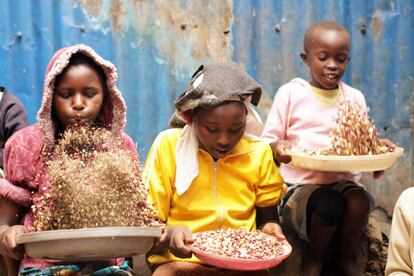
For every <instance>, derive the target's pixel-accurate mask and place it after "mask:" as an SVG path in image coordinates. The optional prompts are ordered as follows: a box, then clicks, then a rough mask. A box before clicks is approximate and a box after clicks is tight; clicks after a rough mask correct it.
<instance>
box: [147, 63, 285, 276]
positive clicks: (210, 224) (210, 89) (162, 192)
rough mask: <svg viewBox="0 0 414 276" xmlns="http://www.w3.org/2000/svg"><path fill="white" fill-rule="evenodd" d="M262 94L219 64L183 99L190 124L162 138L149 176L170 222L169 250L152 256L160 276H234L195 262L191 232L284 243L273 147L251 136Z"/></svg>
mask: <svg viewBox="0 0 414 276" xmlns="http://www.w3.org/2000/svg"><path fill="white" fill-rule="evenodd" d="M260 95H261V88H260V86H259V84H258V83H257V82H255V81H254V80H253V79H251V78H250V77H249V76H248V75H247V74H246V73H245V72H244V71H242V70H241V69H240V68H238V67H237V66H235V65H230V64H213V65H207V66H201V67H200V68H199V69H198V70H197V71H196V73H195V74H194V75H193V78H192V80H191V82H190V85H189V86H188V88H187V89H186V91H185V92H184V94H183V95H181V96H180V97H179V98H178V99H177V100H176V102H175V106H176V108H177V112H178V114H179V115H181V116H182V117H183V118H184V119H185V121H186V122H187V125H186V126H185V127H184V128H183V129H169V130H166V131H164V132H162V133H160V134H159V135H158V137H157V138H156V140H155V142H154V144H153V146H152V147H151V150H150V152H149V155H148V157H147V160H146V164H145V167H144V173H143V180H144V182H146V183H147V184H148V185H149V198H150V200H151V201H152V203H153V204H154V207H155V209H156V211H157V213H158V216H159V218H160V220H162V221H163V222H165V223H166V227H165V229H164V233H163V236H162V238H161V240H160V244H164V245H168V244H169V245H170V249H166V248H165V247H164V249H162V246H160V248H161V249H160V248H159V249H158V251H157V252H156V253H153V254H152V255H150V256H149V262H150V263H151V264H153V265H154V268H155V271H154V274H153V275H187V274H191V273H197V275H214V274H220V273H223V272H224V273H228V272H230V271H226V270H223V269H218V268H211V267H208V266H204V265H203V264H201V263H200V261H199V260H198V259H197V258H196V257H194V256H192V252H191V248H190V246H189V245H190V244H191V242H192V234H191V233H192V232H200V231H207V230H216V229H220V228H244V229H246V230H248V231H254V230H256V228H260V229H261V230H262V231H263V232H265V233H267V234H270V235H274V236H276V237H277V238H279V239H284V238H285V237H284V236H283V233H282V230H281V228H280V226H279V224H278V221H277V212H276V204H277V203H278V201H279V199H280V198H281V197H282V196H283V195H284V193H285V190H286V188H285V186H284V184H283V179H282V177H281V176H280V174H279V172H278V169H277V167H276V165H275V163H274V160H273V155H272V151H271V149H270V146H269V145H268V144H266V143H265V142H262V141H258V140H257V139H255V138H254V137H249V136H248V135H246V133H245V129H246V115H247V112H248V109H247V105H248V104H249V102H253V103H255V102H256V103H257V102H258V101H259V99H260ZM183 258H187V259H183ZM231 273H236V274H232V275H237V273H238V272H234V271H233V272H231ZM192 275H193V274H192ZM243 275H249V274H245V273H244V274H243ZM252 275H269V274H268V272H266V271H260V272H258V271H255V272H253V274H252Z"/></svg>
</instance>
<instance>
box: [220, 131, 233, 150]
mask: <svg viewBox="0 0 414 276" xmlns="http://www.w3.org/2000/svg"><path fill="white" fill-rule="evenodd" d="M229 143H230V135H229V134H228V133H227V132H225V131H223V132H221V133H220V134H219V136H218V137H217V144H218V145H219V146H221V147H227V146H228V144H229Z"/></svg>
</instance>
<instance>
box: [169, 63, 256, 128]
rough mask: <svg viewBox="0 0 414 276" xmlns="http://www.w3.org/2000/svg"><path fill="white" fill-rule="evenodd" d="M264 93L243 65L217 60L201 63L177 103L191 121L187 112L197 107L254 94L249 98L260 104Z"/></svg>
mask: <svg viewBox="0 0 414 276" xmlns="http://www.w3.org/2000/svg"><path fill="white" fill-rule="evenodd" d="M261 95H262V88H261V86H260V85H259V84H258V83H257V82H256V81H255V80H253V79H252V78H251V77H250V76H249V75H248V74H247V73H246V72H245V71H244V70H243V69H242V68H241V67H240V66H238V65H236V64H229V63H217V64H209V65H201V66H200V67H199V68H198V69H197V70H196V72H195V73H194V74H193V76H192V78H191V81H190V84H189V85H188V86H187V88H186V90H185V91H184V93H183V94H182V95H180V96H179V97H178V98H177V99H176V100H175V102H174V104H175V107H176V109H177V113H178V115H179V116H180V117H182V118H184V119H185V120H186V121H188V119H189V118H188V116H186V112H187V111H189V110H192V109H194V108H196V107H199V106H202V107H206V108H209V107H214V106H217V105H219V104H221V103H223V102H225V101H227V100H230V99H234V98H235V97H236V96H239V97H240V100H241V101H244V99H246V98H248V97H249V96H251V100H250V102H251V103H252V104H253V105H257V104H258V103H259V100H260V97H261Z"/></svg>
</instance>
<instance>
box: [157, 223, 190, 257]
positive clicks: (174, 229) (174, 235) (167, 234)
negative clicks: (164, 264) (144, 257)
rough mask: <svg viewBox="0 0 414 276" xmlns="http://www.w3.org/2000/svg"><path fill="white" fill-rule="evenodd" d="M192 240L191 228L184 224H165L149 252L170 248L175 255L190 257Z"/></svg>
mask: <svg viewBox="0 0 414 276" xmlns="http://www.w3.org/2000/svg"><path fill="white" fill-rule="evenodd" d="M193 242H194V240H193V236H192V233H191V230H190V229H188V227H186V226H165V227H164V228H163V229H162V235H161V238H160V240H159V241H158V243H157V245H156V246H154V248H153V249H152V250H151V253H152V254H154V253H157V252H162V251H165V250H167V249H170V251H171V253H173V254H174V255H175V256H176V257H179V258H191V254H192V253H191V248H190V246H189V245H190V244H192V243H193Z"/></svg>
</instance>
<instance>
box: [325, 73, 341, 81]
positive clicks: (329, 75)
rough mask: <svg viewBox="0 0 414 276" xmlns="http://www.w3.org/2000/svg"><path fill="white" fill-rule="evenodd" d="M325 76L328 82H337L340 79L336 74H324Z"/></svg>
mask: <svg viewBox="0 0 414 276" xmlns="http://www.w3.org/2000/svg"><path fill="white" fill-rule="evenodd" d="M324 76H325V78H327V79H328V80H337V79H339V75H338V74H335V73H326V74H324Z"/></svg>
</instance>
